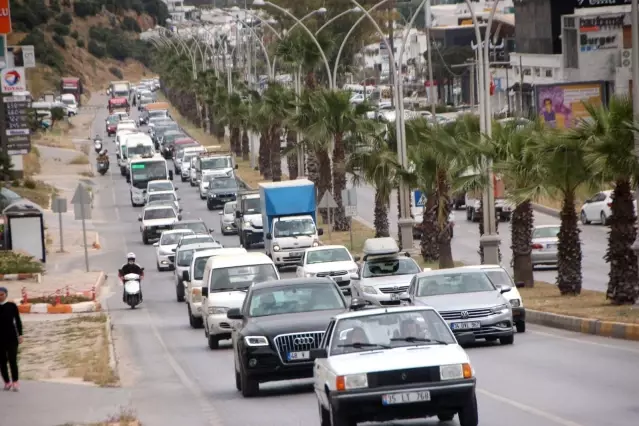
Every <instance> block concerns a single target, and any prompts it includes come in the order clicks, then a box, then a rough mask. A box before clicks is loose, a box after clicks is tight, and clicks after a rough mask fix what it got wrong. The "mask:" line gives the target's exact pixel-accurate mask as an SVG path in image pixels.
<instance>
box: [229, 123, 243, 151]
mask: <svg viewBox="0 0 639 426" xmlns="http://www.w3.org/2000/svg"><path fill="white" fill-rule="evenodd" d="M241 138H242V134H241V133H240V128H239V127H231V150H232V151H233V153H234V154H235V156H236V157H239V156H240V155H242V139H241Z"/></svg>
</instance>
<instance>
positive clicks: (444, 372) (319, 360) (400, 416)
mask: <svg viewBox="0 0 639 426" xmlns="http://www.w3.org/2000/svg"><path fill="white" fill-rule="evenodd" d="M357 302H361V301H359V300H354V301H353V304H352V306H351V312H347V313H343V314H339V315H336V316H335V317H334V318H333V320H332V321H331V323H330V324H329V325H328V328H327V329H326V335H325V336H324V338H323V339H322V346H321V347H320V348H318V349H312V350H311V351H310V354H311V358H313V359H314V360H315V368H314V370H313V387H314V390H315V394H316V396H317V401H318V403H319V416H320V423H321V424H322V425H355V424H360V423H368V422H375V423H377V422H385V421H395V420H405V419H416V418H424V417H431V416H432V417H438V419H439V420H440V421H445V422H448V421H451V420H453V418H454V417H455V415H457V416H458V418H459V425H460V426H477V425H478V424H479V420H478V414H477V411H478V410H477V398H476V395H475V388H476V379H475V371H474V369H473V367H472V366H471V363H470V359H469V357H468V354H466V351H464V349H463V348H462V347H461V346H460V344H466V343H469V342H471V341H472V339H473V337H472V334H469V333H465V334H463V335H462V334H460V335H458V336H457V338H455V336H454V335H453V333H452V332H451V331H450V328H449V327H448V325H447V324H446V322H445V321H444V320H443V319H442V317H441V316H440V315H439V314H438V313H437V311H435V310H434V309H433V308H431V307H416V306H402V307H394V308H376V309H365V308H363V307H362V308H359V309H355V308H356V306H357V305H356V303H357ZM362 306H363V305H362ZM467 335H468V337H467ZM466 339H467V341H466Z"/></svg>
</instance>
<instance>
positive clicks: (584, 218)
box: [579, 210, 590, 225]
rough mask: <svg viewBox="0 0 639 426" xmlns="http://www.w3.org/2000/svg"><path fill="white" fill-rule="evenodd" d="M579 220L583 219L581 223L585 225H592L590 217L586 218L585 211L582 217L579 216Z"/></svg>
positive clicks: (582, 212)
mask: <svg viewBox="0 0 639 426" xmlns="http://www.w3.org/2000/svg"><path fill="white" fill-rule="evenodd" d="M579 218H580V219H581V223H583V224H584V225H590V221H589V220H588V216H586V212H585V211H583V210H582V211H581V215H579Z"/></svg>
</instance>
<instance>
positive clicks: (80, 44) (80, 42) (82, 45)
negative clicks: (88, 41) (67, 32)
mask: <svg viewBox="0 0 639 426" xmlns="http://www.w3.org/2000/svg"><path fill="white" fill-rule="evenodd" d="M75 45H76V46H78V47H80V48H82V49H84V46H85V44H84V40H82V39H81V38H79V39H77V40H76V42H75Z"/></svg>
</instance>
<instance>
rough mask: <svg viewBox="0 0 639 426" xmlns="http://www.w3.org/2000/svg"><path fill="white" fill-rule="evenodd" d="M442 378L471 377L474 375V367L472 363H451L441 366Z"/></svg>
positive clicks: (457, 378)
mask: <svg viewBox="0 0 639 426" xmlns="http://www.w3.org/2000/svg"><path fill="white" fill-rule="evenodd" d="M439 377H440V379H441V380H459V379H470V378H472V377H473V369H472V367H471V366H470V364H449V365H440V366H439Z"/></svg>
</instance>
